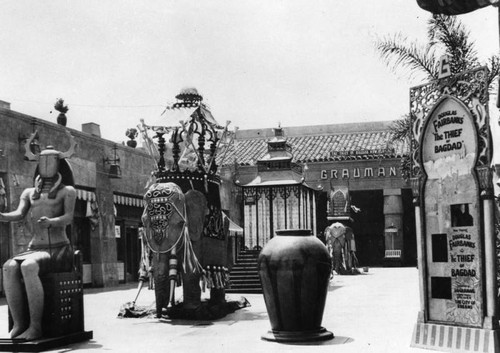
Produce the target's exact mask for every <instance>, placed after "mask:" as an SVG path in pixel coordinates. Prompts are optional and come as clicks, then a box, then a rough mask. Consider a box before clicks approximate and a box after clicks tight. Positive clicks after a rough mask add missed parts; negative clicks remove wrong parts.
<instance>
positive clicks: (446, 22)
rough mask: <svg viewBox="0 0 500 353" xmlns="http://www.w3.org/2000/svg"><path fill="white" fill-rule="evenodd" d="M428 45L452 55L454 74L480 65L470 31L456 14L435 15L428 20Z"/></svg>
mask: <svg viewBox="0 0 500 353" xmlns="http://www.w3.org/2000/svg"><path fill="white" fill-rule="evenodd" d="M427 36H428V39H429V44H428V46H429V47H430V48H435V49H436V50H437V51H443V52H444V53H446V54H447V55H448V56H450V58H451V60H450V66H451V71H452V73H453V74H456V73H459V72H462V71H466V70H470V69H473V68H475V67H478V66H479V60H478V58H477V51H476V49H475V43H474V41H471V40H470V31H469V30H467V29H466V28H465V26H464V25H463V23H462V22H460V21H459V20H458V19H457V18H456V17H454V16H445V15H434V16H433V17H431V18H430V19H429V21H428V32H427Z"/></svg>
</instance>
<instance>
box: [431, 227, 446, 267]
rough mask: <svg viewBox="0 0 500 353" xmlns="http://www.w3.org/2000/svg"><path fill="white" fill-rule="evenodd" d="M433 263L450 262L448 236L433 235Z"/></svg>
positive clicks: (441, 234)
mask: <svg viewBox="0 0 500 353" xmlns="http://www.w3.org/2000/svg"><path fill="white" fill-rule="evenodd" d="M432 261H433V262H448V236H447V235H446V234H443V233H440V234H432Z"/></svg>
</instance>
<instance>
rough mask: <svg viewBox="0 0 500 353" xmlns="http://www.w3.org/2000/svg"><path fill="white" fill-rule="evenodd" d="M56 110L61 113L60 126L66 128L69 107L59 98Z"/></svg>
mask: <svg viewBox="0 0 500 353" xmlns="http://www.w3.org/2000/svg"><path fill="white" fill-rule="evenodd" d="M54 109H55V110H57V111H58V112H59V115H58V116H57V123H58V124H59V125H62V126H66V123H67V121H68V118H67V117H66V113H67V112H68V110H69V108H68V106H67V105H64V99H62V98H58V99H57V101H56V104H54Z"/></svg>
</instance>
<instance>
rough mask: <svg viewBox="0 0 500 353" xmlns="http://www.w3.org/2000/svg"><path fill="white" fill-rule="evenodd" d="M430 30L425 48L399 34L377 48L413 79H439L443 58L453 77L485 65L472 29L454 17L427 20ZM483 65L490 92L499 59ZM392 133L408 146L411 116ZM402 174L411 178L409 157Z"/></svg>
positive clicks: (403, 162) (395, 139) (379, 42)
mask: <svg viewBox="0 0 500 353" xmlns="http://www.w3.org/2000/svg"><path fill="white" fill-rule="evenodd" d="M427 27H428V28H427V40H428V43H427V44H425V45H422V44H419V43H417V42H416V41H408V39H407V38H406V37H404V36H403V35H401V34H396V35H393V36H389V37H386V38H384V39H380V40H377V41H376V43H375V47H376V49H377V51H378V52H379V53H380V56H381V58H382V59H383V60H384V61H385V62H386V64H387V65H388V66H389V67H390V68H391V69H392V70H393V71H395V72H396V71H398V70H400V69H402V70H407V71H406V73H407V74H408V78H409V79H410V80H415V79H420V80H422V79H425V80H428V81H432V80H436V79H437V78H438V73H439V63H440V58H441V57H442V56H443V55H447V56H448V57H449V63H450V69H451V74H452V75H453V74H458V73H460V72H462V71H467V70H472V69H474V68H477V67H479V66H482V64H481V62H480V60H479V58H478V57H477V52H476V49H475V44H474V41H472V40H470V32H469V30H467V28H466V27H465V26H464V24H463V23H462V22H460V21H459V20H458V19H457V18H456V17H455V16H446V15H433V16H432V17H431V18H430V19H429V20H428V22H427ZM483 65H486V66H487V67H488V71H489V72H488V78H487V82H488V87H489V90H490V92H491V91H492V90H493V88H494V86H495V83H496V81H495V78H497V77H498V75H499V73H500V58H499V57H498V56H497V55H493V56H491V57H489V58H488V59H487V61H486V63H484V64H483ZM391 130H392V132H393V134H392V138H391V141H390V142H391V143H405V144H406V146H409V143H410V141H411V117H410V116H409V115H408V114H407V115H404V116H402V117H401V119H399V120H396V121H395V122H394V123H393V125H392V126H391ZM401 171H402V174H403V177H404V178H405V179H407V178H408V177H409V176H410V175H409V172H410V160H409V156H408V155H405V156H404V157H403V158H402V160H401Z"/></svg>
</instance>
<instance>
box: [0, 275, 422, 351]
mask: <svg viewBox="0 0 500 353" xmlns="http://www.w3.org/2000/svg"><path fill="white" fill-rule="evenodd" d="M136 292H137V284H127V285H120V286H118V287H113V288H105V289H86V290H85V296H84V301H85V330H86V331H93V339H92V340H90V341H87V342H82V343H76V344H72V345H68V346H65V347H61V348H59V349H56V350H51V351H48V352H72V351H77V352H98V351H111V352H139V351H141V352H167V351H168V352H182V353H190V352H193V353H212V352H217V353H223V352H232V353H234V352H236V353H244V352H266V353H272V352H312V351H314V352H318V353H321V352H329V353H330V352H335V353H343V352H353V353H354V352H356V353H362V352H398V353H404V352H410V353H422V352H429V351H428V350H423V349H417V348H411V347H410V342H411V337H412V332H413V326H414V324H415V322H416V318H417V312H418V309H419V294H418V271H417V269H416V268H414V267H412V268H370V269H369V270H368V272H365V273H362V274H361V275H358V276H335V277H334V279H333V280H331V281H330V286H329V292H328V297H327V303H326V306H325V311H324V316H323V326H324V327H325V328H326V329H327V330H329V331H331V332H333V333H334V335H335V338H334V339H333V340H330V341H325V342H319V343H309V344H283V343H275V342H268V341H264V340H262V339H261V335H263V334H264V333H266V332H267V331H268V330H269V329H270V323H269V319H268V315H267V312H266V307H265V303H264V298H263V296H262V295H259V294H228V295H227V299H228V300H238V299H239V298H241V296H243V297H245V298H246V299H247V300H248V301H249V302H250V304H251V306H250V307H246V308H243V309H240V310H237V311H236V312H234V313H232V314H229V315H228V316H226V317H224V318H222V319H220V320H216V321H213V322H210V321H186V320H168V319H156V318H154V317H147V318H118V313H119V310H120V306H121V305H122V304H124V303H126V302H130V301H132V300H134V298H135V294H136ZM136 304H137V305H138V306H149V305H151V307H152V308H153V306H154V291H152V290H148V289H147V288H146V287H145V288H144V289H143V290H142V292H141V294H140V296H139V298H138V300H137V303H136ZM0 318H3V319H0V338H2V337H7V331H8V326H7V305H6V303H5V299H4V298H3V299H0ZM2 332H3V333H4V334H1V333H2Z"/></svg>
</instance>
